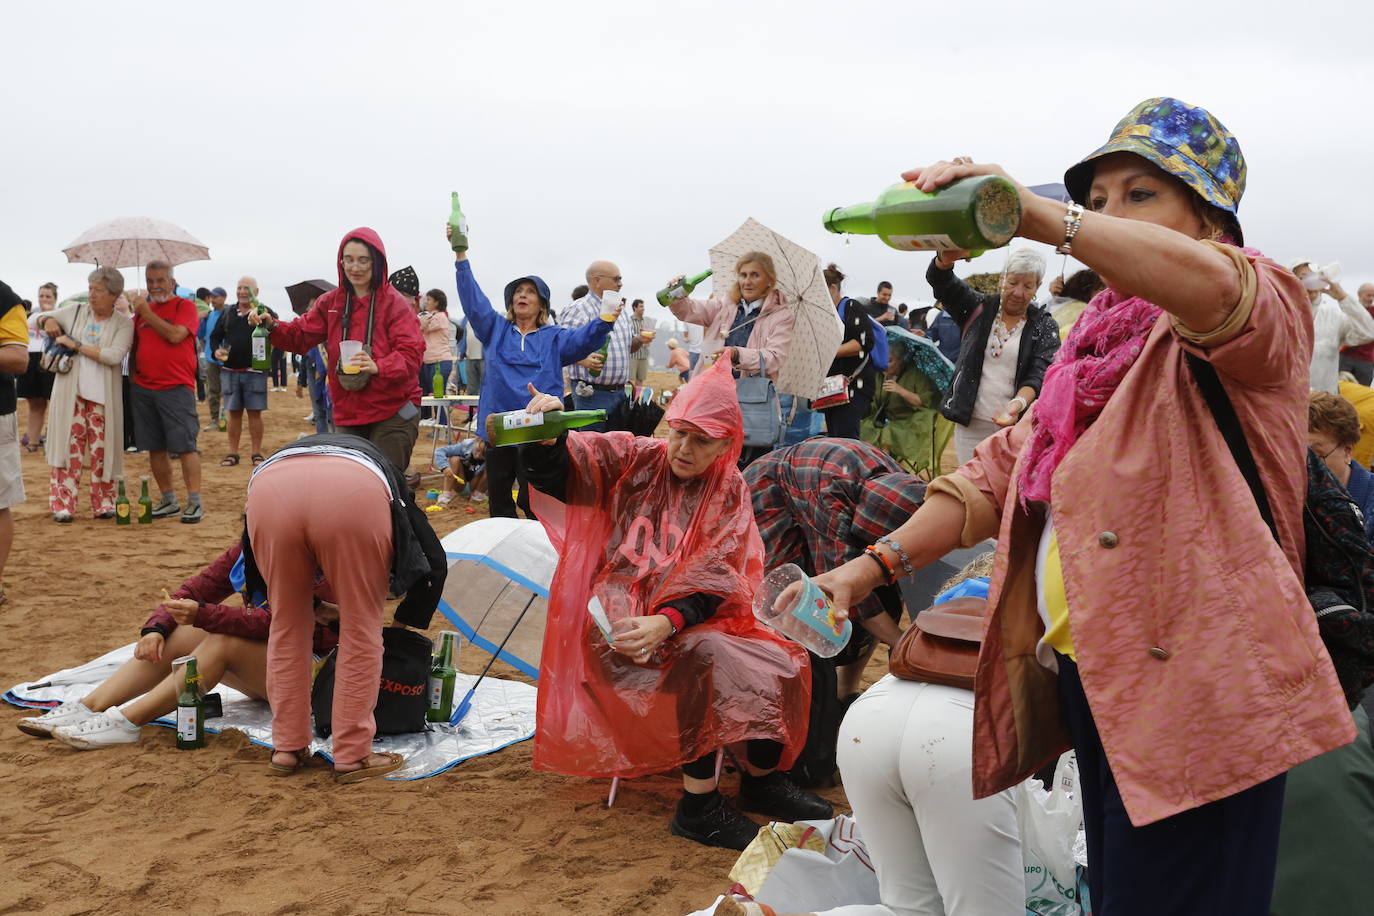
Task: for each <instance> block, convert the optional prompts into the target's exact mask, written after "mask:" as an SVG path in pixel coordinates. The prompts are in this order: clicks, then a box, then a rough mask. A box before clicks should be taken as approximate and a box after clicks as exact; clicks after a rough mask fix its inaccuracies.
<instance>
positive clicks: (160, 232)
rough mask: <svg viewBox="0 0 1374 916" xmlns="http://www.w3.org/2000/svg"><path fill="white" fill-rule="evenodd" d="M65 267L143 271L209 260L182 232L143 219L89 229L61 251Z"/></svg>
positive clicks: (202, 247)
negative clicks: (161, 265)
mask: <svg viewBox="0 0 1374 916" xmlns="http://www.w3.org/2000/svg"><path fill="white" fill-rule="evenodd" d="M62 253H63V254H65V255H66V256H67V261H68V262H69V263H78V264H95V265H96V266H98V267H144V266H146V265H147V263H148V262H149V261H156V260H159V259H161V260H163V261H166V262H167V263H168V264H172V265H176V264H184V263H186V262H187V261H208V260H210V249H209V248H207V247H206V246H205V245H204V244H203V243H202V242H201V241H200V240H199V239H197V238H196V237H195V236H193V235H191V233H189V232H187V231H186V230H185V229H182V228H181V227H180V226H177V225H175V224H173V223H169V222H167V221H166V220H161V219H153V218H151V217H147V216H130V217H124V218H122V219H112V220H109V221H108V222H104V223H101V224H100V225H98V226H92V227H91V228H90V229H87V230H86V231H85V232H83V233H81V235H79V236H78V237H77V238H76V240H75V241H74V242H72V243H71V244H70V245H68V246H67V247H66V248H63V249H62Z"/></svg>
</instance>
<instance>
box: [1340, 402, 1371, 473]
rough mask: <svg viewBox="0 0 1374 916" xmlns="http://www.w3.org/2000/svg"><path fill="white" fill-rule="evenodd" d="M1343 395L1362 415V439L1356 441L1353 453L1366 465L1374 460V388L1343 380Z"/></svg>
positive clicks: (1356, 411) (1356, 458)
mask: <svg viewBox="0 0 1374 916" xmlns="http://www.w3.org/2000/svg"><path fill="white" fill-rule="evenodd" d="M1340 391H1341V397H1343V398H1345V399H1346V400H1347V401H1349V402H1350V403H1351V404H1354V405H1355V413H1357V414H1359V416H1360V441H1359V442H1357V443H1355V449H1354V451H1353V452H1352V453H1351V457H1353V458H1354V459H1355V460H1356V461H1358V462H1359V463H1360V464H1361V465H1363V466H1364V467H1366V468H1367V467H1369V462H1370V461H1374V388H1366V387H1365V386H1364V385H1361V384H1359V383H1357V382H1341V384H1340Z"/></svg>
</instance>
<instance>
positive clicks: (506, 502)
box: [487, 445, 534, 518]
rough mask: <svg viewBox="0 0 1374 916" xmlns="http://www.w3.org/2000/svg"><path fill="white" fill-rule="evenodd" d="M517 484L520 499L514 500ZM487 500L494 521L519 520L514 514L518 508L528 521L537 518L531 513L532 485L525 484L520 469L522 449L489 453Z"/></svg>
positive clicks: (513, 447) (506, 447)
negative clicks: (512, 493) (495, 519)
mask: <svg viewBox="0 0 1374 916" xmlns="http://www.w3.org/2000/svg"><path fill="white" fill-rule="evenodd" d="M517 482H518V483H519V485H520V496H519V498H518V499H511V495H510V491H511V487H513V486H514V485H515V484H516V483H517ZM487 497H488V499H489V500H490V502H489V503H488V510H489V511H490V513H491V517H492V518H519V517H520V516H519V515H517V514H516V512H515V509H516V507H517V506H519V507H520V510H521V511H522V512H524V513H525V517H526V518H534V513H533V512H531V511H530V489H529V484H527V483H526V482H525V471H524V469H523V468H521V467H520V446H518V445H503V446H501V447H500V448H488V449H487Z"/></svg>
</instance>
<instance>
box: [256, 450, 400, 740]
mask: <svg viewBox="0 0 1374 916" xmlns="http://www.w3.org/2000/svg"><path fill="white" fill-rule="evenodd" d="M390 498H391V496H390V492H389V491H388V489H387V487H386V485H385V484H383V483H382V481H381V480H380V479H379V478H378V477H377V475H376V474H374V473H372V472H371V471H370V470H368V469H367V468H365V467H363V466H362V465H360V464H358V463H357V462H354V461H351V460H349V459H347V458H340V457H336V456H332V455H323V456H315V455H305V456H299V457H296V458H287V459H284V460H282V461H279V462H277V463H275V464H272V465H269V466H268V467H266V468H263V470H262V472H261V473H259V474H258V475H257V476H256V477H254V478H253V483H252V486H251V487H250V488H249V490H248V504H247V507H246V510H245V511H246V512H247V515H248V536H249V537H250V538H251V539H252V542H253V555H254V558H255V559H256V560H257V564H258V568H259V570H261V572H262V576H263V579H264V580H265V581H266V583H267V595H268V600H269V601H270V602H271V605H272V629H271V631H270V633H269V635H268V639H267V700H268V702H269V703H271V705H272V744H273V746H274V747H275V748H277V749H278V750H284V751H294V750H297V749H299V748H303V747H305V746H307V745H308V744H310V739H311V727H310V668H311V654H310V650H311V636H312V634H313V630H314V625H315V612H314V598H313V593H314V587H315V572H316V570H322V571H323V572H324V575H325V578H326V579H328V580H329V582H330V584H331V585H333V587H334V594H335V596H336V597H337V598H338V600H339V652H338V657H337V659H336V666H335V677H334V709H333V716H334V761H335V762H336V763H356V762H357V761H360V760H364V759H366V758H367V756H368V755H369V754H371V753H372V738H373V736H374V735H375V733H376V730H377V726H376V722H375V721H374V720H373V718H372V710H373V708H374V707H376V705H377V688H378V682H379V680H380V678H381V674H382V611H383V605H384V602H385V601H386V594H387V585H388V576H389V572H390V569H391V509H390Z"/></svg>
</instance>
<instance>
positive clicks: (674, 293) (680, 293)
mask: <svg viewBox="0 0 1374 916" xmlns="http://www.w3.org/2000/svg"><path fill="white" fill-rule="evenodd" d="M686 295H687V290H685V289H683V288H682V284H680V283H679V284H678V285H677V286H674V287H673V288H672V289H670V290H668V298H669V299H670V300H672V301H673V302H676V301H678V300H679V299H682V298H684V297H686Z"/></svg>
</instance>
